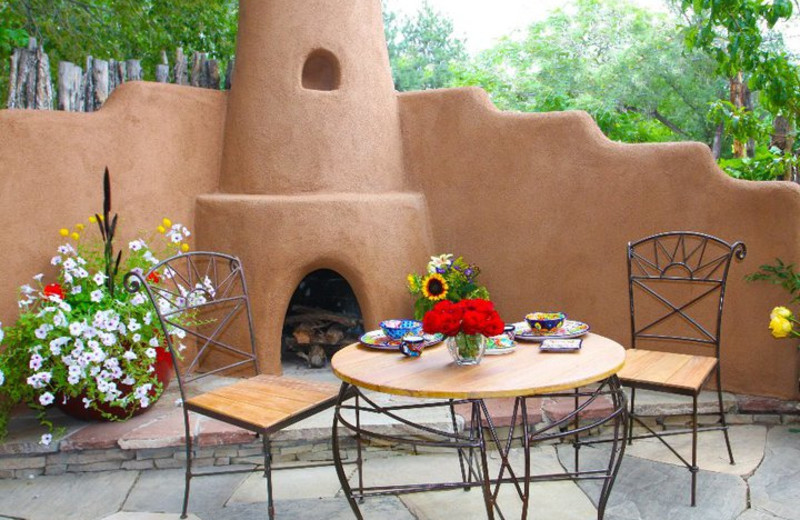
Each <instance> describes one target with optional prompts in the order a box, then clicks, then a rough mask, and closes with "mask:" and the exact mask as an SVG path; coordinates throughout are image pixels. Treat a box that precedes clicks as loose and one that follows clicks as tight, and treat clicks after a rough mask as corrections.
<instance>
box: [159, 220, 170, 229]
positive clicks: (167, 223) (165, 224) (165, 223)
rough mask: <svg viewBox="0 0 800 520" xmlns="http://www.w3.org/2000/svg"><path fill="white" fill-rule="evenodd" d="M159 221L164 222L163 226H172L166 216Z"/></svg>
mask: <svg viewBox="0 0 800 520" xmlns="http://www.w3.org/2000/svg"><path fill="white" fill-rule="evenodd" d="M161 222H162V223H163V224H164V227H165V228H168V227H172V221H171V220H170V219H168V218H165V219H164V220H162V221H161Z"/></svg>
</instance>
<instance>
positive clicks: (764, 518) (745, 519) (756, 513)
mask: <svg viewBox="0 0 800 520" xmlns="http://www.w3.org/2000/svg"><path fill="white" fill-rule="evenodd" d="M736 520H786V519H785V518H784V517H782V516H775V515H772V514H769V513H766V512H764V511H761V510H760V509H748V510H747V511H745V512H744V513H742V514H741V515H739V517H738V518H737V519H736Z"/></svg>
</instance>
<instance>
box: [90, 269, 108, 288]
mask: <svg viewBox="0 0 800 520" xmlns="http://www.w3.org/2000/svg"><path fill="white" fill-rule="evenodd" d="M107 279H108V276H106V275H105V273H100V272H97V273H95V275H94V276H93V277H92V280H93V281H94V283H96V284H97V285H103V284H104V283H105V282H106V280H107Z"/></svg>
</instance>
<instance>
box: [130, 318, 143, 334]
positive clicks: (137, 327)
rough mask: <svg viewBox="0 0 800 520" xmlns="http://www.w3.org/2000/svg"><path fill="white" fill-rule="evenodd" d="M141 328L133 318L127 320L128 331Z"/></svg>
mask: <svg viewBox="0 0 800 520" xmlns="http://www.w3.org/2000/svg"><path fill="white" fill-rule="evenodd" d="M141 328H142V326H141V325H139V322H137V321H136V320H135V319H134V318H131V319H130V320H128V330H129V331H131V332H136V331H137V330H139V329H141Z"/></svg>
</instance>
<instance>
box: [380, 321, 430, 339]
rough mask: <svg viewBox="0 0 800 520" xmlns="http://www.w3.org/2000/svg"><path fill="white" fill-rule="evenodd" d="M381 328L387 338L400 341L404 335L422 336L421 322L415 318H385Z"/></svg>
mask: <svg viewBox="0 0 800 520" xmlns="http://www.w3.org/2000/svg"><path fill="white" fill-rule="evenodd" d="M381 330H383V333H384V334H386V336H387V337H388V338H389V339H392V340H396V341H400V340H401V339H403V338H404V337H406V336H422V322H421V321H417V320H385V321H382V322H381Z"/></svg>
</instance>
